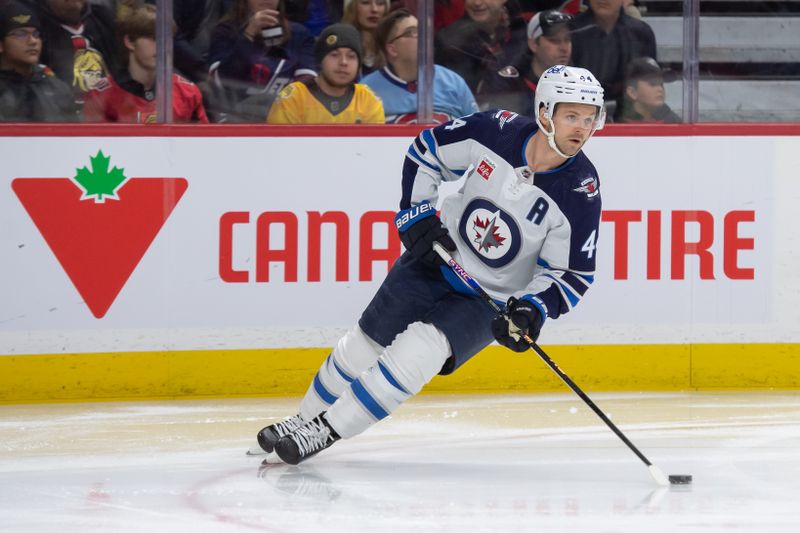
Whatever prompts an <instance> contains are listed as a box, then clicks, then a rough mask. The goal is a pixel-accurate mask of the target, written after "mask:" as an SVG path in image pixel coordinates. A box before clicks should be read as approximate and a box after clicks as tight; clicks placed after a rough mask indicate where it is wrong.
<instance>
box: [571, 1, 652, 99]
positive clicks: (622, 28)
mask: <svg viewBox="0 0 800 533" xmlns="http://www.w3.org/2000/svg"><path fill="white" fill-rule="evenodd" d="M624 4H625V0H589V9H588V10H587V11H585V12H584V13H581V14H579V15H577V16H576V17H575V18H574V19H573V21H572V30H573V33H572V63H573V64H574V65H575V66H577V67H583V68H586V69H589V70H590V71H592V72H593V73H594V75H595V76H597V79H598V81H600V83H601V84H602V85H603V89H605V99H606V103H607V107H613V106H614V105H620V100H621V98H622V95H623V92H624V85H625V67H626V65H627V64H628V63H630V62H631V60H633V59H636V58H637V57H645V56H646V57H652V58H656V37H655V34H654V33H653V30H652V29H651V28H650V26H648V25H647V23H646V22H643V21H641V20H637V19H635V18H633V17H631V16H630V15H628V14H626V13H625V9H624ZM608 104H611V105H608Z"/></svg>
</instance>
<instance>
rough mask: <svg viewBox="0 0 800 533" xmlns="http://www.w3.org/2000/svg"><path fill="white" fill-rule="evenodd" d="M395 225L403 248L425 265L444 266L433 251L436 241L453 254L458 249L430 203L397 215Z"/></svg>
mask: <svg viewBox="0 0 800 533" xmlns="http://www.w3.org/2000/svg"><path fill="white" fill-rule="evenodd" d="M394 223H395V225H397V231H399V232H400V241H401V242H402V243H403V246H405V247H406V250H408V251H409V253H411V255H412V256H414V258H416V259H417V260H418V261H420V262H421V263H423V264H424V265H427V266H431V267H435V266H438V265H442V264H444V261H442V258H441V257H439V254H437V253H436V251H435V250H434V249H433V242H434V241H439V244H441V245H442V246H444V247H445V248H447V249H448V250H450V251H451V252H452V251H455V249H456V243H454V242H453V239H452V238H451V237H450V234H449V233H448V232H447V228H445V227H444V226H443V225H442V221H441V220H439V217H438V216H436V208H435V207H434V206H433V205H431V203H430V202H423V203H421V204H419V205H415V206H413V207H410V208H408V209H403V210H402V211H400V212H399V213H397V216H396V217H395V219H394Z"/></svg>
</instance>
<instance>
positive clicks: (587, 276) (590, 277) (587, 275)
mask: <svg viewBox="0 0 800 533" xmlns="http://www.w3.org/2000/svg"><path fill="white" fill-rule="evenodd" d="M536 264H537V265H539V266H540V267H542V268H546V269H548V270H561V269H558V268H553V267H552V266H551V265H550V263H548V262H547V261H545V260H544V259H542V258H541V257H539V258H537V259H536ZM569 272H570V274H573V275H575V276H578V277H579V278H581V279H582V280H584V281H585V282H586V283H587V284H592V283H594V273H593V272H582V271H579V270H573V269H570V270H569Z"/></svg>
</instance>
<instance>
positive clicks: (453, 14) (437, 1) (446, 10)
mask: <svg viewBox="0 0 800 533" xmlns="http://www.w3.org/2000/svg"><path fill="white" fill-rule="evenodd" d="M463 16H464V0H434V2H433V29H434V31H439V30H441V29H442V28H445V27H447V26H449V25H450V24H452V23H453V22H455V21H457V20H458V19H460V18H461V17H463Z"/></svg>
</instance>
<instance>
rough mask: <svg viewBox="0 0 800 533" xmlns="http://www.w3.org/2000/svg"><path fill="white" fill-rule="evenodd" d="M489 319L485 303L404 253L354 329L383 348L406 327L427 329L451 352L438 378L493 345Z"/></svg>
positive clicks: (492, 312) (490, 318)
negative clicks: (420, 324)
mask: <svg viewBox="0 0 800 533" xmlns="http://www.w3.org/2000/svg"><path fill="white" fill-rule="evenodd" d="M442 268H443V269H447V268H448V267H446V266H444V267H442ZM456 283H459V282H457V281H456ZM494 316H495V313H494V311H493V310H492V309H491V308H490V307H489V306H488V305H486V302H484V301H482V300H480V299H479V298H477V297H475V296H468V295H465V294H462V293H459V292H457V291H456V290H455V289H454V288H453V286H452V285H451V284H450V283H449V282H448V281H447V280H446V279H445V278H444V277H443V275H442V272H441V271H439V270H438V269H432V268H430V267H426V266H425V265H422V264H420V263H419V262H418V261H417V260H416V259H414V258H413V257H412V256H411V254H409V253H408V252H406V253H404V254H403V255H402V256H401V257H400V259H398V260H397V261H396V262H395V264H394V266H393V267H392V269H391V270H390V271H389V273H388V274H387V275H386V279H385V280H384V281H383V284H381V286H380V288H379V289H378V292H377V293H376V294H375V296H374V297H373V298H372V301H371V302H370V303H369V305H368V306H367V308H366V309H365V310H364V313H363V314H362V315H361V319H360V320H359V321H358V325H359V326H360V327H361V330H362V331H363V332H364V333H366V334H367V335H368V336H369V337H370V338H371V339H372V340H374V341H375V342H377V343H378V344H380V345H381V346H388V345H389V344H391V343H392V341H393V340H394V338H395V337H396V336H397V335H398V334H400V333H402V332H403V331H405V329H406V328H407V327H408V326H409V324H411V323H412V322H426V323H429V324H433V325H434V326H436V327H437V328H439V329H440V330H441V331H442V332H443V333H444V334H445V336H446V337H447V340H448V341H449V342H450V348H451V349H452V351H453V355H452V356H451V357H450V358H449V359H448V360H447V361H446V362H445V364H444V366H443V367H442V370H441V371H440V372H439V373H440V374H443V375H444V374H450V373H452V372H453V371H455V370H456V369H457V368H458V367H460V366H461V365H463V364H464V363H466V362H467V361H468V360H469V358H470V357H472V356H473V355H475V354H476V353H478V352H479V351H480V350H481V349H483V348H484V347H485V346H487V345H488V344H490V343H491V342H492V341H493V340H494V336H493V335H492V328H491V321H492V318H494Z"/></svg>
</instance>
